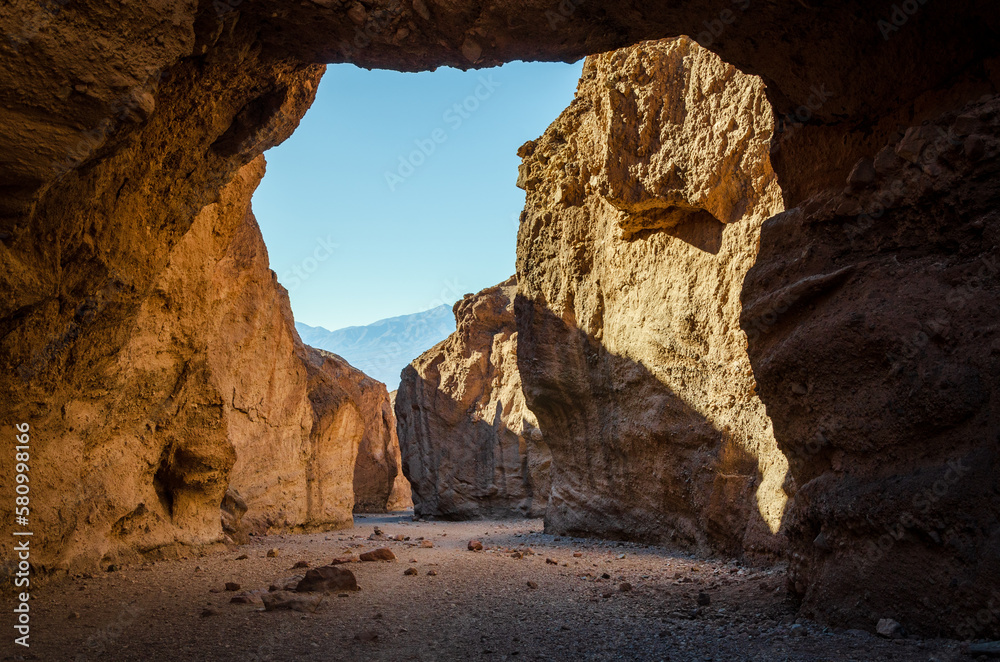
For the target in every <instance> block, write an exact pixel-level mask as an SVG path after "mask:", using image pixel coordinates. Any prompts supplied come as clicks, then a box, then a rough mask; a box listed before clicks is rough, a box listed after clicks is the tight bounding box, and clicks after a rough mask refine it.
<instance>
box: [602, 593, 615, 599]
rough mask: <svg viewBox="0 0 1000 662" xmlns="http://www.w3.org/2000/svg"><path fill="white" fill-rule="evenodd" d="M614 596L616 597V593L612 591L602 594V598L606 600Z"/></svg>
mask: <svg viewBox="0 0 1000 662" xmlns="http://www.w3.org/2000/svg"><path fill="white" fill-rule="evenodd" d="M613 595H614V593H612V592H611V591H605V592H604V593H601V597H602V598H604V599H605V600H607V599H608V598H610V597H611V596H613Z"/></svg>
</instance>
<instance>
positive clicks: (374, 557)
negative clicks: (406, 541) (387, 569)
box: [361, 547, 396, 561]
mask: <svg viewBox="0 0 1000 662" xmlns="http://www.w3.org/2000/svg"><path fill="white" fill-rule="evenodd" d="M361 560H362V561H395V560H396V555H395V554H393V553H392V550H391V549H389V548H388V547H379V548H378V549H373V550H372V551H370V552H365V553H364V554H362V555H361Z"/></svg>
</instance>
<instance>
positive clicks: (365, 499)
mask: <svg viewBox="0 0 1000 662" xmlns="http://www.w3.org/2000/svg"><path fill="white" fill-rule="evenodd" d="M354 374H355V375H356V376H357V385H358V390H359V399H358V400H359V405H360V407H361V412H362V415H363V416H364V418H365V434H364V437H363V439H362V440H361V446H360V448H359V449H358V459H357V461H356V462H355V463H354V512H356V513H382V512H386V511H394V510H406V509H407V508H410V507H411V506H413V501H412V500H411V499H410V484H409V482H407V480H406V477H405V476H403V469H402V459H401V458H400V453H399V439H398V438H397V437H396V415H395V413H394V412H393V404H394V402H395V396H394V395H393V394H390V393H388V392H387V391H386V387H385V384H383V383H382V382H380V381H377V380H374V379H372V378H371V377H368V376H367V375H365V374H364V373H362V372H361V371H360V370H354Z"/></svg>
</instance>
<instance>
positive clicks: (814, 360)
mask: <svg viewBox="0 0 1000 662" xmlns="http://www.w3.org/2000/svg"><path fill="white" fill-rule="evenodd" d="M873 156H874V159H871V158H869V159H865V160H863V161H860V162H859V163H858V164H857V166H856V167H855V168H854V171H853V173H852V175H851V177H850V178H849V179H848V181H846V182H845V183H844V184H843V185H842V186H840V187H838V188H837V189H832V190H828V191H825V192H823V193H819V194H817V195H815V196H813V197H811V198H810V199H809V200H807V201H805V202H804V203H803V205H802V206H800V207H797V208H795V209H791V210H789V211H787V212H785V213H784V214H779V215H778V216H775V217H774V218H773V219H771V220H769V221H767V222H766V223H765V224H764V228H763V230H762V233H761V254H760V256H759V259H758V263H757V266H755V267H754V268H753V269H751V271H750V274H749V276H748V277H747V280H746V285H745V289H744V292H743V300H744V313H743V327H744V328H745V329H746V330H747V334H748V336H749V337H750V357H751V359H752V361H753V365H754V372H755V373H756V375H757V379H758V382H759V384H760V391H761V397H762V398H763V399H764V401H765V402H767V406H768V412H769V413H770V414H771V416H772V417H773V419H774V429H775V436H776V437H777V439H778V442H779V444H780V445H781V448H782V449H783V450H784V451H785V452H786V453H787V455H788V458H789V462H790V464H791V470H792V474H793V475H794V476H795V483H796V484H797V485H798V491H797V492H795V498H794V500H793V501H792V506H791V508H790V510H789V513H788V515H787V526H786V528H787V531H788V535H789V537H790V539H791V541H792V543H793V547H794V550H795V552H796V553H795V555H794V556H793V557H792V566H791V568H792V571H793V579H794V588H795V590H796V591H797V592H798V593H799V594H800V595H801V596H802V598H803V601H804V602H803V604H804V608H805V609H806V610H807V611H808V612H810V613H815V614H820V615H822V616H824V617H826V618H832V619H834V620H835V621H836V622H838V623H842V624H845V625H853V626H863V627H870V625H871V622H873V621H872V619H873V618H876V617H891V618H895V619H897V620H899V621H900V622H903V623H906V624H907V625H908V627H910V628H913V629H919V630H921V631H924V632H936V633H947V634H951V635H959V636H963V637H973V636H981V635H984V633H986V632H991V631H992V632H995V631H996V630H995V628H996V618H995V616H994V617H992V618H989V617H988V616H989V614H990V613H991V612H990V609H991V608H990V605H997V604H1000V594H998V593H997V587H998V586H1000V482H998V481H1000V473H998V462H1000V441H998V439H1000V430H998V428H997V420H998V419H997V417H998V413H1000V412H998V409H997V407H998V403H997V394H998V389H1000V381H998V375H1000V364H998V361H1000V331H998V329H997V325H996V320H995V317H996V310H997V307H998V305H1000V298H998V297H1000V249H998V246H1000V213H998V210H1000V100H998V99H997V98H995V97H993V98H989V99H988V100H984V101H981V102H975V103H972V104H970V105H968V106H966V107H964V108H961V109H958V110H956V111H954V112H951V113H948V114H946V115H943V116H942V117H940V118H939V119H937V120H935V121H934V122H931V123H928V124H923V125H920V126H914V127H910V128H908V129H905V131H902V130H901V131H900V134H898V135H897V136H896V139H894V140H893V141H891V142H889V143H888V144H887V145H886V146H885V147H884V148H883V149H881V150H880V151H879V152H878V153H877V154H873ZM984 610H985V611H984ZM984 616H987V617H986V618H984ZM991 628H992V629H991Z"/></svg>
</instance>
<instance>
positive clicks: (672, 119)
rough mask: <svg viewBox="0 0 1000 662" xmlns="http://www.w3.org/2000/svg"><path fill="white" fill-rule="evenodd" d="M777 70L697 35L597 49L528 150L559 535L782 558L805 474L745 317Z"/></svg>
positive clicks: (537, 314)
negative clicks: (726, 54)
mask: <svg viewBox="0 0 1000 662" xmlns="http://www.w3.org/2000/svg"><path fill="white" fill-rule="evenodd" d="M772 129H773V118H772V115H771V112H770V109H769V107H768V105H767V102H766V99H765V98H764V92H763V84H762V83H761V82H760V81H759V79H756V78H754V77H752V76H747V75H746V74H743V73H740V72H739V71H737V70H736V69H735V68H734V67H733V66H731V65H728V64H726V63H724V62H722V60H720V59H719V57H718V56H717V55H715V54H714V53H711V52H710V51H707V50H705V49H703V48H701V47H699V46H698V45H697V44H696V43H694V42H693V41H691V40H689V39H686V38H681V39H677V40H666V41H661V42H650V43H647V44H643V45H641V46H637V47H632V48H627V49H622V50H619V51H615V52H612V53H608V54H604V55H600V56H594V57H591V58H588V59H587V61H586V63H585V65H584V71H583V77H582V79H581V81H580V85H579V89H578V90H577V94H576V98H575V99H574V100H573V103H572V104H571V105H570V107H569V108H568V109H567V110H566V111H565V112H564V113H563V114H562V115H561V116H560V117H559V119H558V120H556V122H555V123H554V124H553V125H552V126H551V127H549V129H548V130H547V131H546V132H545V135H543V136H542V137H541V138H540V139H538V140H537V141H532V142H529V143H527V144H526V145H524V146H523V147H522V148H521V150H520V152H519V153H520V155H521V156H522V157H523V159H524V161H523V164H522V165H521V169H520V177H519V180H518V184H519V185H520V186H521V187H523V188H524V189H525V190H526V191H527V203H526V206H525V210H524V213H523V215H522V217H521V226H520V230H519V232H518V249H517V272H518V282H519V284H520V291H519V296H518V299H517V307H516V313H517V328H518V337H519V343H518V348H517V353H518V365H519V367H520V372H521V378H522V380H523V382H524V393H525V397H526V399H527V403H528V407H529V408H530V409H531V410H532V411H534V412H535V413H536V414H537V416H538V420H539V423H540V426H541V429H542V431H543V432H544V433H545V437H546V439H547V440H548V444H549V447H550V448H551V451H552V495H551V500H550V504H549V509H548V512H547V513H546V529H547V530H548V531H551V532H553V533H557V534H572V535H599V536H602V537H612V538H622V539H634V540H646V541H655V542H673V543H677V544H682V545H685V546H689V547H692V548H695V549H700V550H704V551H707V550H710V549H721V550H726V551H731V552H733V553H736V554H743V553H744V552H745V553H747V554H751V555H754V554H760V555H765V556H766V555H773V554H776V553H778V552H780V550H781V548H782V544H783V543H782V541H781V538H780V537H779V536H776V535H775V534H776V533H777V532H778V530H779V527H780V523H781V518H782V514H783V510H784V505H785V502H786V499H787V497H786V494H785V492H784V488H783V484H784V480H785V474H786V470H787V463H786V461H785V458H784V457H783V455H782V454H781V452H780V451H779V450H778V448H777V446H776V444H775V441H774V437H773V434H772V431H771V422H770V420H769V419H768V417H767V415H766V413H765V410H764V405H763V404H762V403H761V401H760V399H759V398H758V396H757V393H756V386H755V383H754V379H753V374H752V372H751V369H750V363H749V360H748V359H747V355H746V340H745V337H744V334H743V332H742V331H741V330H740V328H739V315H740V299H739V293H740V288H741V287H742V283H743V276H744V274H746V271H747V269H749V268H750V266H751V265H752V264H753V262H754V258H755V257H756V254H757V244H758V235H759V232H760V224H761V223H762V222H763V220H764V219H766V218H767V217H769V216H771V215H772V214H774V213H776V212H778V211H780V210H781V209H782V202H781V191H780V189H779V187H778V184H777V181H776V180H775V176H774V173H773V171H772V170H771V167H770V163H769V160H768V147H769V142H770V138H771V132H772Z"/></svg>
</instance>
